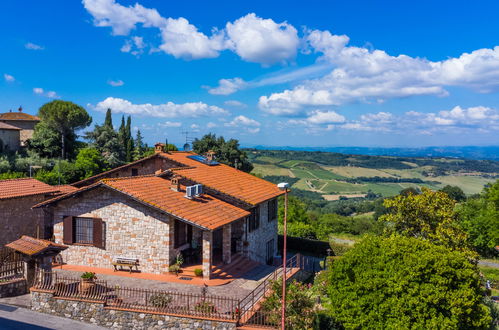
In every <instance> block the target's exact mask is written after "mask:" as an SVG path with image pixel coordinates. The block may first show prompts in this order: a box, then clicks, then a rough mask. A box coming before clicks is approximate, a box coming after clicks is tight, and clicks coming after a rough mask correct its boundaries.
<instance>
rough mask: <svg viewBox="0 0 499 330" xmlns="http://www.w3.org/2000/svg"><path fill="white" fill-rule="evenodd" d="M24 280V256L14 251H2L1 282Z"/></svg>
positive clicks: (0, 262)
mask: <svg viewBox="0 0 499 330" xmlns="http://www.w3.org/2000/svg"><path fill="white" fill-rule="evenodd" d="M20 278H24V262H23V260H22V256H21V255H20V254H18V253H15V252H14V251H12V250H7V249H2V250H0V282H5V281H10V280H14V279H20Z"/></svg>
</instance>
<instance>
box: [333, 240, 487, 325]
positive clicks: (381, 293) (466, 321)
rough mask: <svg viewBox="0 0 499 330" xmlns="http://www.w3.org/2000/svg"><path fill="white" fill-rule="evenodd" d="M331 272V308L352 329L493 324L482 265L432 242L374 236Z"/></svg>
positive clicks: (359, 244)
mask: <svg viewBox="0 0 499 330" xmlns="http://www.w3.org/2000/svg"><path fill="white" fill-rule="evenodd" d="M326 272H327V274H328V276H327V280H326V281H325V282H326V284H325V285H326V289H325V290H326V291H327V292H328V298H329V300H330V301H329V303H328V304H327V305H326V306H327V309H328V311H329V313H330V315H331V316H332V317H333V318H334V319H336V320H338V321H340V322H341V323H342V325H343V326H344V327H345V328H346V329H363V328H369V329H486V328H488V327H489V324H490V321H491V317H490V311H489V309H488V308H487V307H486V306H485V305H484V304H483V291H482V289H481V287H480V276H479V273H478V268H477V266H476V265H475V264H472V263H471V262H470V261H469V258H468V257H467V254H466V253H465V252H460V251H453V250H450V249H449V248H447V247H445V246H441V245H435V244H433V243H431V242H430V241H428V240H421V239H417V238H411V237H402V236H397V235H394V236H391V237H389V238H382V237H374V236H368V237H366V238H364V239H363V240H362V241H361V242H360V243H357V244H356V245H355V246H354V248H353V249H352V250H350V251H349V252H347V253H346V254H345V255H344V256H343V257H342V258H340V259H339V260H337V261H335V262H334V263H333V266H332V267H331V269H330V270H328V271H326Z"/></svg>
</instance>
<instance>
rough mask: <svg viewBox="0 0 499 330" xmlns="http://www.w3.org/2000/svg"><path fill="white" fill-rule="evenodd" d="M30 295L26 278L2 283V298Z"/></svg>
mask: <svg viewBox="0 0 499 330" xmlns="http://www.w3.org/2000/svg"><path fill="white" fill-rule="evenodd" d="M26 293H28V286H27V284H26V280H25V279H24V278H21V279H15V280H9V281H5V282H1V280H0V298H4V297H15V296H20V295H23V294H26Z"/></svg>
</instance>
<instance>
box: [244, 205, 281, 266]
mask: <svg viewBox="0 0 499 330" xmlns="http://www.w3.org/2000/svg"><path fill="white" fill-rule="evenodd" d="M268 206H269V204H268V202H264V203H261V204H259V205H258V206H257V207H259V208H260V227H259V228H258V229H256V230H254V231H252V232H248V231H247V229H246V232H247V233H246V241H248V243H249V245H248V246H247V247H245V249H246V253H247V255H248V257H249V258H250V259H252V260H255V261H258V262H260V263H265V262H266V256H267V242H269V241H270V240H272V239H273V240H274V255H275V254H276V252H277V219H275V220H272V221H270V222H269V221H268ZM245 226H247V223H246V224H245Z"/></svg>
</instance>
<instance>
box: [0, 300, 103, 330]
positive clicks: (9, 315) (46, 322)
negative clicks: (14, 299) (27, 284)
mask: <svg viewBox="0 0 499 330" xmlns="http://www.w3.org/2000/svg"><path fill="white" fill-rule="evenodd" d="M0 329H2V330H46V329H60V330H67V329H75V330H97V329H105V328H101V327H98V326H95V325H91V324H88V323H82V322H78V321H74V320H71V319H67V318H64V317H58V316H53V315H48V314H42V313H38V312H34V311H32V310H29V309H26V308H20V307H15V306H12V305H5V304H0Z"/></svg>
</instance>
